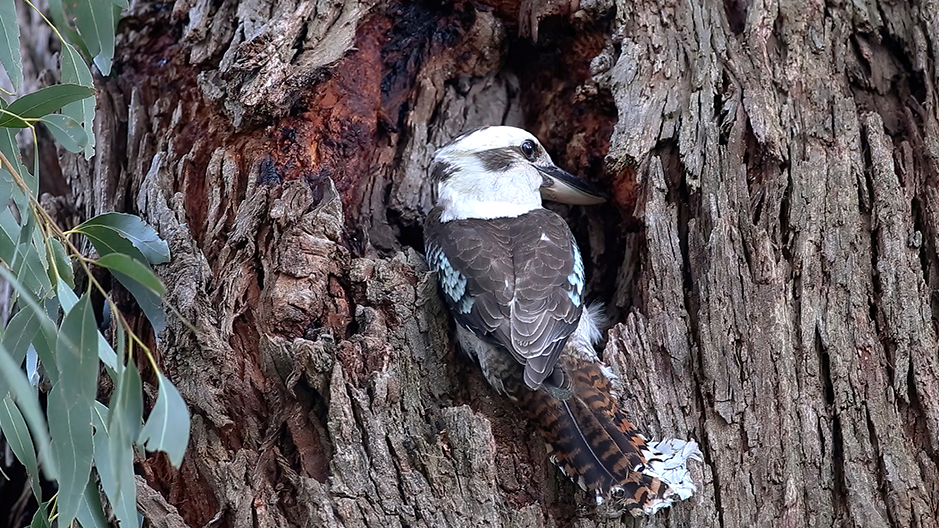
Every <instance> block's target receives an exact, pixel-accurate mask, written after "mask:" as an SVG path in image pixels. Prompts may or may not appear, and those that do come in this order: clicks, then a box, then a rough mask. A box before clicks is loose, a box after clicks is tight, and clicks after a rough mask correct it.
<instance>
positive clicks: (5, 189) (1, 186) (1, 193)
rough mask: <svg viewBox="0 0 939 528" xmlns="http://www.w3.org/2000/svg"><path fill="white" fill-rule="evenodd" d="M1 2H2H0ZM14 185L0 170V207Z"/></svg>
mask: <svg viewBox="0 0 939 528" xmlns="http://www.w3.org/2000/svg"><path fill="white" fill-rule="evenodd" d="M0 1H2V0H0ZM15 185H16V183H15V182H14V181H13V175H12V174H10V171H8V170H6V169H0V207H4V206H5V205H6V203H7V202H8V201H9V200H10V197H11V196H13V187H14V186H15Z"/></svg>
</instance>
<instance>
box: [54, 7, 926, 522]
mask: <svg viewBox="0 0 939 528" xmlns="http://www.w3.org/2000/svg"><path fill="white" fill-rule="evenodd" d="M47 38H48V37H47ZM936 46H939V2H936V1H935V0H921V1H920V2H915V3H914V5H908V4H907V3H905V2H876V1H867V2H865V1H856V2H847V3H841V2H834V3H831V2H829V3H820V2H815V3H804V2H788V1H781V2H759V1H757V2H748V1H745V0H724V2H707V1H700V0H692V1H690V2H669V1H658V2H654V1H651V0H645V1H635V2H634V1H628V0H623V1H618V2H615V3H614V2H613V1H612V0H593V1H587V0H582V1H580V2H578V1H576V0H575V1H570V2H563V1H559V2H541V1H535V0H526V1H524V2H521V7H516V6H515V3H513V2H504V1H495V0H491V1H482V2H457V3H456V4H455V5H451V4H450V3H449V2H424V3H414V4H412V3H409V2H400V1H396V0H381V1H378V0H373V1H364V0H363V1H361V2H359V1H356V0H333V1H319V2H303V1H294V0H274V1H271V2H255V1H243V2H238V1H237V0H219V1H216V2H208V1H203V0H188V1H187V0H177V2H176V3H175V4H174V5H170V4H159V3H146V2H145V1H139V2H137V3H135V4H134V5H132V7H131V9H130V10H129V11H128V12H126V13H125V15H124V18H123V19H122V22H121V24H120V26H119V28H118V48H117V54H118V56H117V57H116V59H115V68H114V74H113V75H112V76H111V77H109V78H106V79H99V81H98V86H99V90H100V91H99V96H98V103H99V110H98V117H99V123H98V133H99V136H98V145H99V150H98V154H97V157H96V158H95V159H94V160H93V161H92V162H91V163H84V162H82V161H77V160H76V159H75V158H73V157H72V156H62V157H61V158H60V163H61V165H62V173H63V175H64V177H65V178H66V179H67V182H68V184H69V186H70V188H71V189H72V193H73V203H74V204H75V206H76V208H77V210H78V212H79V216H81V217H83V218H84V217H88V216H90V215H92V214H96V213H100V212H104V211H109V210H121V211H129V212H135V213H137V214H140V215H141V216H142V217H143V218H144V219H146V220H147V221H148V222H150V223H152V224H153V225H154V226H155V227H156V228H157V229H158V231H159V232H160V233H161V235H162V236H163V237H165V238H166V239H167V240H168V242H169V243H170V247H171V251H172V255H173V260H172V262H171V263H169V264H167V265H164V266H162V267H161V269H159V270H158V272H159V274H160V275H161V277H162V278H163V280H164V281H165V283H166V285H167V289H168V292H169V293H168V298H167V300H168V303H169V305H171V306H173V307H175V308H176V309H178V311H179V313H178V314H177V315H172V314H170V315H168V322H167V328H166V330H165V332H164V333H162V334H161V335H159V336H157V339H156V342H158V345H157V350H158V352H159V356H160V364H161V367H162V368H163V369H165V371H166V372H167V374H168V375H169V377H170V378H171V379H172V381H173V382H174V383H175V384H176V385H177V387H178V388H179V390H180V392H181V394H182V395H183V397H184V398H185V399H186V401H187V403H188V404H189V405H190V411H191V413H192V437H191V441H190V445H189V450H188V452H187V455H186V458H185V461H184V463H183V467H182V468H181V470H178V471H177V470H175V469H173V468H172V467H171V466H170V465H169V463H168V461H167V459H166V458H165V457H164V456H162V455H151V456H149V457H148V458H146V459H141V460H139V465H138V468H139V469H140V472H139V474H140V475H141V477H142V478H140V479H139V480H138V482H139V487H138V506H139V508H140V510H141V511H142V512H143V513H144V515H145V516H146V517H148V518H149V519H150V521H151V523H152V524H153V525H154V526H174V527H175V526H193V527H201V526H234V527H241V526H258V527H265V528H266V527H280V526H345V527H358V526H371V527H379V526H381V527H395V526H427V527H438V526H466V527H469V526H480V525H490V526H519V527H521V526H571V525H574V526H578V527H582V528H587V527H592V526H618V525H620V524H623V525H626V526H640V525H642V526H724V527H728V528H729V527H752V526H795V527H798V526H839V527H840V526H870V527H878V526H892V527H909V526H913V527H920V526H936V525H937V521H936V519H937V517H939V471H937V462H939V366H937V360H939V351H937V349H939V347H937V342H936V341H937V339H936V323H935V321H936V317H937V314H939V296H937V295H936V289H937V283H939V274H937V272H939V258H937V252H936V248H937V247H939V179H937V174H939V122H937V115H939V107H937V102H939V99H937V91H936V86H935V84H936V83H935V81H936V79H937V74H936V65H935V62H934V56H935V49H936ZM40 47H41V46H40ZM487 124H509V125H515V126H521V127H524V128H527V129H528V130H530V131H532V132H533V133H534V134H535V135H537V136H538V137H539V138H540V139H541V140H542V141H543V143H544V144H545V145H546V147H547V148H548V150H549V152H551V153H552V155H553V156H554V159H555V161H556V162H558V164H559V165H560V166H561V167H564V168H566V169H568V170H571V171H572V172H575V173H578V174H580V175H582V176H584V177H585V178H587V179H590V180H592V181H594V182H596V183H597V184H598V185H599V186H600V187H602V188H604V189H606V190H608V191H609V194H610V196H611V201H610V203H608V204H606V205H604V206H599V207H593V208H564V207H558V208H556V210H558V211H559V212H561V213H562V214H563V215H565V216H566V217H567V218H568V219H569V220H570V222H571V226H572V229H573V230H574V232H575V234H576V236H577V238H578V240H579V243H580V246H581V248H582V249H583V251H584V253H585V255H589V258H588V259H587V260H588V261H589V262H588V263H587V267H588V276H589V277H590V284H589V292H590V293H591V294H592V296H593V297H595V298H597V299H599V300H601V301H604V302H606V303H607V304H608V306H609V308H608V314H609V316H610V320H611V323H613V324H612V328H611V329H610V331H609V334H608V338H607V340H606V343H605V348H604V349H603V351H602V357H603V359H604V360H605V361H606V362H608V363H609V364H610V365H611V366H612V368H613V370H614V372H615V373H616V374H617V375H618V376H619V380H618V381H617V383H618V389H619V394H620V396H621V398H622V401H623V405H624V409H625V410H626V413H627V415H628V416H629V418H630V419H631V420H632V421H634V422H636V423H638V424H639V425H640V426H642V427H644V428H646V429H648V431H649V432H650V434H652V435H653V436H656V437H678V438H691V439H695V440H697V441H698V443H699V444H701V449H702V451H703V454H704V461H703V462H701V463H694V462H693V463H692V464H691V468H692V474H693V476H694V478H695V480H696V482H697V483H698V484H699V491H698V493H697V494H696V495H695V496H694V497H693V498H692V499H691V500H689V501H686V502H683V503H679V504H677V505H676V506H674V507H673V508H672V509H671V510H670V511H668V512H667V513H660V514H659V515H657V516H656V517H655V518H654V520H652V521H633V520H632V519H621V520H612V521H610V520H606V519H603V518H602V517H600V516H599V515H598V514H597V512H595V511H594V508H593V506H592V505H591V503H592V500H591V498H590V497H588V496H587V495H586V494H584V493H582V492H580V491H579V490H578V489H577V488H576V486H574V485H573V484H572V483H570V482H569V481H567V480H566V479H565V478H564V477H563V476H562V475H561V474H560V473H559V472H558V471H557V470H556V469H555V468H554V467H553V466H551V465H550V463H549V462H548V461H547V459H546V456H545V451H544V447H543V442H542V440H541V437H540V434H539V433H538V432H537V429H536V428H535V426H534V425H533V424H531V423H529V422H528V420H526V419H525V417H524V416H521V415H520V414H519V413H518V412H517V410H516V409H515V408H514V407H513V406H512V404H511V403H510V402H508V401H507V400H505V399H504V398H502V397H500V396H499V395H498V394H496V393H495V392H494V391H492V390H491V389H490V388H489V387H488V386H486V385H485V383H484V382H483V381H482V377H481V376H480V375H479V373H478V369H477V368H476V367H475V366H474V365H473V364H472V363H471V362H470V361H469V360H467V359H465V358H464V357H462V356H461V355H460V353H459V351H458V350H456V348H455V347H454V346H453V344H451V341H450V330H451V326H452V323H450V322H449V319H448V316H447V314H446V310H445V309H444V307H443V305H442V304H441V302H440V300H439V299H438V297H437V292H436V286H435V283H434V277H433V276H432V275H430V274H428V273H427V267H426V265H425V263H424V261H423V258H422V256H421V254H420V253H421V252H422V251H423V249H422V242H421V222H422V219H423V215H424V214H425V213H426V212H427V210H428V209H429V207H430V194H429V185H428V179H427V167H428V165H429V162H430V159H431V157H432V155H433V152H434V150H435V149H436V148H437V147H439V146H441V145H443V144H444V143H446V142H447V141H448V140H449V139H450V138H452V137H453V136H455V135H456V134H458V133H459V132H461V131H464V130H466V129H468V128H471V127H475V126H480V125H487ZM551 207H553V208H554V206H551ZM183 319H185V320H188V321H189V322H191V323H192V324H193V325H194V326H195V328H196V329H197V330H198V331H197V332H192V331H191V330H190V329H188V328H187V327H186V326H185V325H184V324H183ZM140 321H141V322H140V325H141V326H142V325H144V324H145V323H144V322H143V318H142V317H141V319H140Z"/></svg>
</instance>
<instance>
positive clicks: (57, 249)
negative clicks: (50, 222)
mask: <svg viewBox="0 0 939 528" xmlns="http://www.w3.org/2000/svg"><path fill="white" fill-rule="evenodd" d="M49 247H50V248H51V249H52V260H53V262H55V272H56V276H57V277H58V278H60V279H62V280H63V281H64V282H65V284H66V286H68V287H69V288H74V287H75V274H74V272H73V271H72V259H70V258H69V257H68V253H66V252H65V247H64V246H63V245H62V243H61V242H59V241H58V240H57V239H55V238H50V239H49ZM57 282H58V281H57Z"/></svg>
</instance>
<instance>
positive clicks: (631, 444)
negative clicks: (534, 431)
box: [507, 363, 700, 516]
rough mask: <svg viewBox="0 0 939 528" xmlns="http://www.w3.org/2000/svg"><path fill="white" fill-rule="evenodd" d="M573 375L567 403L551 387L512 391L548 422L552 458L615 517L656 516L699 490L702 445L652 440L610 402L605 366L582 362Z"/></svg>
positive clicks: (541, 420) (545, 427) (543, 422)
mask: <svg viewBox="0 0 939 528" xmlns="http://www.w3.org/2000/svg"><path fill="white" fill-rule="evenodd" d="M569 374H570V376H571V378H572V381H573V395H572V396H571V397H570V398H569V399H567V400H565V401H561V400H558V399H557V398H554V397H553V396H551V395H550V394H549V393H547V392H546V391H544V390H539V391H531V390H527V389H525V388H524V387H518V389H520V390H518V391H514V390H513V391H511V392H513V393H514V394H513V396H515V397H516V398H517V399H518V400H519V401H520V403H522V404H524V405H525V406H526V407H527V408H528V409H529V411H530V412H531V414H532V416H533V417H534V418H535V419H536V420H537V422H538V423H539V425H541V427H542V429H543V431H544V436H545V442H546V446H547V449H548V454H549V455H550V457H551V460H552V462H554V463H555V464H556V465H557V466H558V467H559V468H560V469H561V471H562V472H564V474H565V475H567V476H568V477H570V478H571V480H573V481H574V482H576V483H577V484H578V485H579V486H580V487H581V488H582V489H584V490H585V491H588V492H591V493H593V494H595V496H596V500H597V504H598V506H602V507H603V509H604V510H606V511H607V513H609V514H610V515H619V514H621V513H623V511H629V513H631V514H632V515H634V516H636V515H640V514H643V513H644V514H648V515H651V514H653V513H655V512H656V511H658V510H659V509H662V508H665V507H668V506H669V505H671V503H672V502H675V501H679V500H683V499H686V498H688V497H690V496H691V495H692V494H693V493H694V491H695V487H694V483H693V482H692V480H691V475H690V474H689V472H688V469H687V467H686V461H687V459H689V458H692V459H698V460H700V458H698V448H697V444H695V443H694V442H693V441H691V442H682V441H680V440H669V441H663V442H659V443H647V442H646V439H645V438H644V437H643V436H642V435H641V434H640V433H639V432H638V431H637V430H636V428H635V427H634V426H633V425H632V424H631V423H630V422H629V420H627V419H626V417H625V416H623V414H622V412H621V411H620V409H619V407H618V405H617V404H616V401H615V400H614V398H613V397H611V391H612V387H611V386H610V380H609V378H607V376H606V375H605V374H604V373H603V371H602V370H601V366H600V365H598V364H596V363H582V364H579V365H577V367H576V368H570V369H569ZM507 388H508V387H507Z"/></svg>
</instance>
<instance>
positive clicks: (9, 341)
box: [2, 308, 45, 365]
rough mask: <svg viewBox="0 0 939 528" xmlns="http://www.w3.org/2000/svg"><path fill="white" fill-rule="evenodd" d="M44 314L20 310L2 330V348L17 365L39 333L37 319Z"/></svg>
mask: <svg viewBox="0 0 939 528" xmlns="http://www.w3.org/2000/svg"><path fill="white" fill-rule="evenodd" d="M43 316H45V314H44V313H41V312H35V311H33V310H30V309H28V308H27V309H25V310H20V311H18V312H16V315H14V316H13V317H11V318H10V322H9V323H7V327H6V328H5V329H4V330H3V340H2V343H3V346H4V347H5V348H6V349H7V352H8V353H9V354H10V357H11V358H13V361H15V362H16V364H17V365H19V364H20V363H22V361H23V358H24V357H26V350H27V349H29V345H30V344H31V343H32V342H33V338H35V337H36V333H37V332H39V318H40V317H43Z"/></svg>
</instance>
